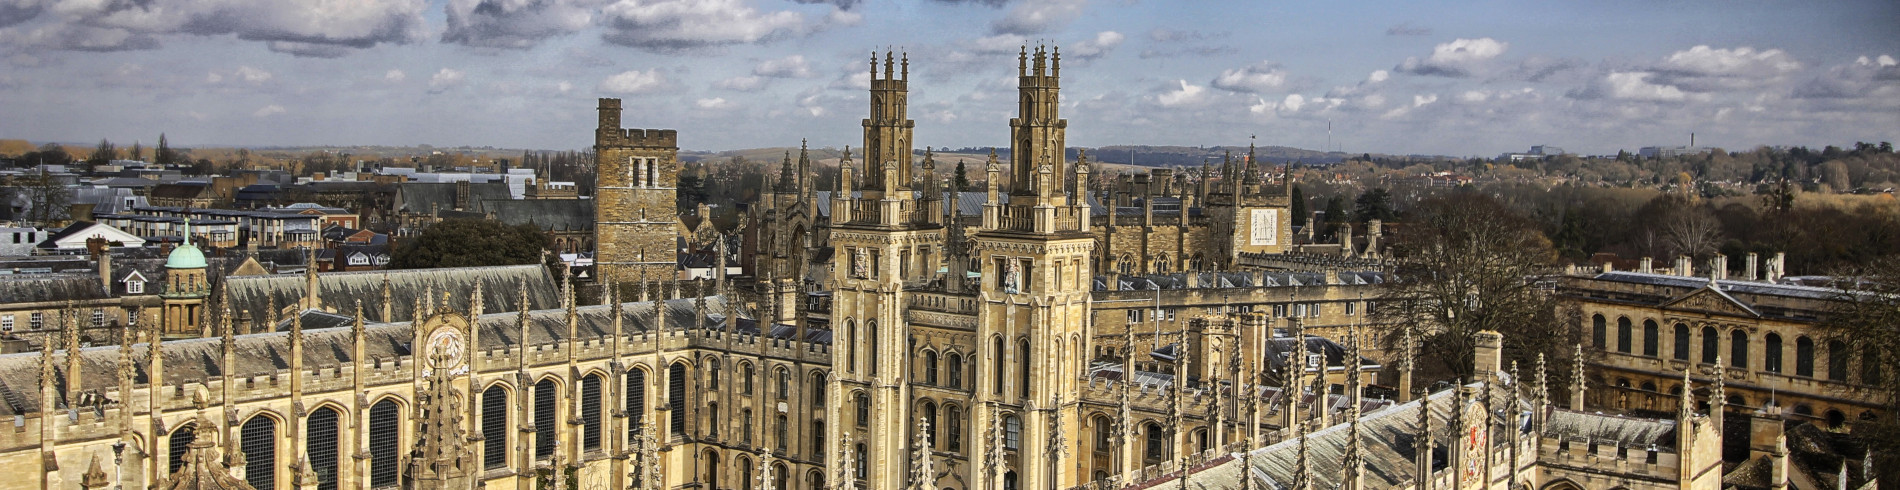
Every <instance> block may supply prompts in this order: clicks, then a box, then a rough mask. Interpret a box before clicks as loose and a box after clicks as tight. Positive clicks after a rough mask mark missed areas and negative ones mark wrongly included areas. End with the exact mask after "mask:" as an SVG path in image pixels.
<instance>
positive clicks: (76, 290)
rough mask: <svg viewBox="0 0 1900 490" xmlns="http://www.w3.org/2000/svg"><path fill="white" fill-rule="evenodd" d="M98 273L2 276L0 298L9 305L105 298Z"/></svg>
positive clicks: (104, 291) (0, 278)
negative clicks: (4, 299)
mask: <svg viewBox="0 0 1900 490" xmlns="http://www.w3.org/2000/svg"><path fill="white" fill-rule="evenodd" d="M105 297H106V290H105V288H104V287H103V286H101V285H100V284H99V276H98V275H97V274H67V273H59V274H0V298H6V299H7V300H6V301H7V302H8V303H38V302H44V301H77V300H89V299H104V298H105Z"/></svg>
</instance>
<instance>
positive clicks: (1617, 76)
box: [1603, 71, 1688, 102]
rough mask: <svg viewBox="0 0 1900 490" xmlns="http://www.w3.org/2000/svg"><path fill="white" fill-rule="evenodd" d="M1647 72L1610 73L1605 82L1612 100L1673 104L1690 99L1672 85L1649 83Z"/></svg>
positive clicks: (1604, 78)
mask: <svg viewBox="0 0 1900 490" xmlns="http://www.w3.org/2000/svg"><path fill="white" fill-rule="evenodd" d="M1649 77H1650V74H1649V73H1647V72H1621V71H1619V72H1610V74H1609V75H1605V76H1604V77H1603V82H1604V83H1605V86H1606V88H1607V89H1608V90H1609V92H1608V95H1609V96H1610V97H1612V98H1617V99H1625V100H1647V101H1659V102H1673V101H1680V100H1683V99H1686V98H1688V94H1685V93H1683V91H1682V89H1679V88H1676V87H1675V86H1671V85H1658V84H1654V83H1649Z"/></svg>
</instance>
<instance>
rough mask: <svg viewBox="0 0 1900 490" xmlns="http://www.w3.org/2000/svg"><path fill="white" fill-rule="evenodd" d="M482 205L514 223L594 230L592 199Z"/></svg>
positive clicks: (507, 221)
mask: <svg viewBox="0 0 1900 490" xmlns="http://www.w3.org/2000/svg"><path fill="white" fill-rule="evenodd" d="M482 206H483V207H484V208H485V209H486V210H487V211H489V212H493V213H495V219H496V220H497V221H501V222H502V223H506V224H510V225H522V224H533V225H535V226H539V227H541V228H542V229H545V230H556V231H568V230H591V229H594V201H593V200H592V199H532V200H490V201H484V202H483V203H482Z"/></svg>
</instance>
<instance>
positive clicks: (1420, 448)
mask: <svg viewBox="0 0 1900 490" xmlns="http://www.w3.org/2000/svg"><path fill="white" fill-rule="evenodd" d="M1420 391H1424V390H1420ZM1434 447H1435V445H1434V444H1433V442H1432V394H1431V393H1430V392H1425V393H1422V394H1420V395H1419V397H1418V425H1417V427H1416V428H1415V429H1414V432H1412V475H1413V478H1414V480H1413V481H1414V482H1415V483H1416V485H1415V486H1416V487H1417V488H1418V489H1419V490H1430V488H1431V481H1432V449H1433V448H1434Z"/></svg>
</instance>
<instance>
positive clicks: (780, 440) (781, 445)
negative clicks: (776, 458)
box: [772, 413, 786, 454]
mask: <svg viewBox="0 0 1900 490" xmlns="http://www.w3.org/2000/svg"><path fill="white" fill-rule="evenodd" d="M785 431H786V428H785V414H782V413H781V414H778V416H777V417H775V418H773V419H772V443H773V444H777V445H778V452H779V454H785V439H786V437H785V434H786V432H785Z"/></svg>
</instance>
